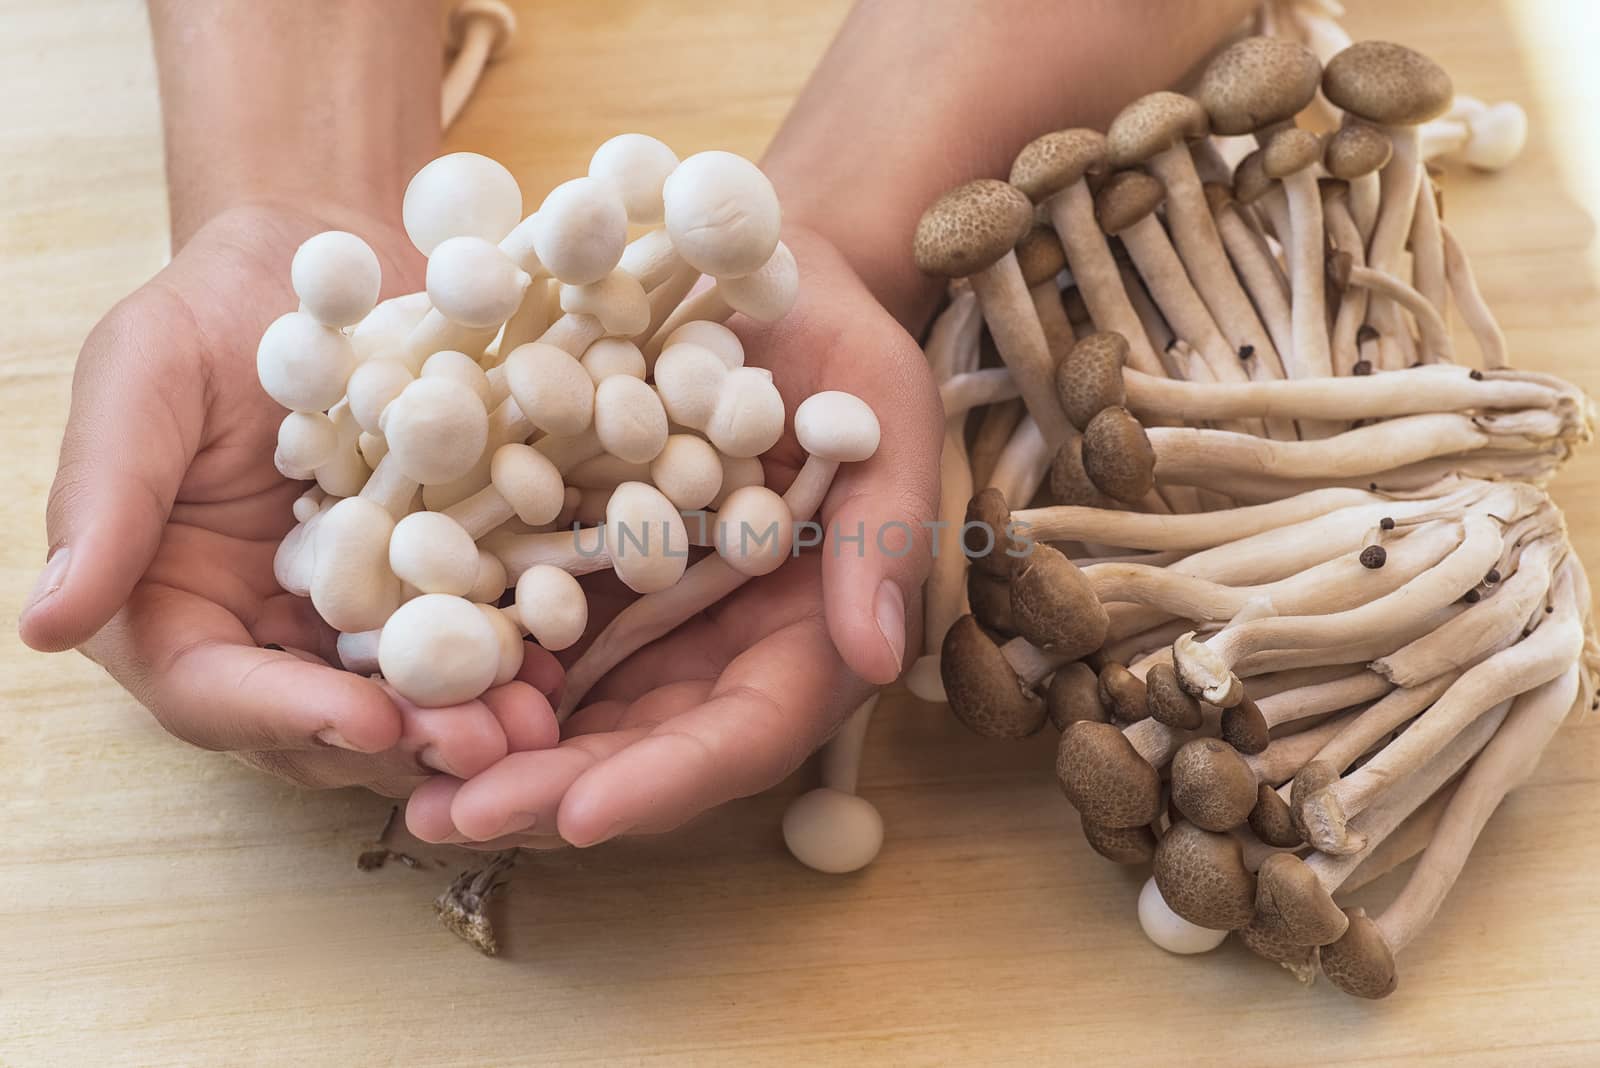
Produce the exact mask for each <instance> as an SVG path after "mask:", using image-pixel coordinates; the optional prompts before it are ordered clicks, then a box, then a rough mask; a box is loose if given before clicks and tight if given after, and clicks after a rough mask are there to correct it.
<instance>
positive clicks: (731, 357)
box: [661, 319, 744, 370]
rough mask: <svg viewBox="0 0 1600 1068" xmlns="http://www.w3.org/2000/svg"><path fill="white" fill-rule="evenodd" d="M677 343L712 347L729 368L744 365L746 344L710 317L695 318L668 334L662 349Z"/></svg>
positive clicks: (664, 349)
mask: <svg viewBox="0 0 1600 1068" xmlns="http://www.w3.org/2000/svg"><path fill="white" fill-rule="evenodd" d="M677 344H688V345H699V346H700V347H701V348H703V349H710V350H711V351H712V352H714V353H716V355H717V358H718V359H720V360H721V361H722V362H723V364H724V365H725V366H726V367H727V368H728V369H729V370H732V369H733V368H735V367H743V366H744V344H743V343H742V342H741V341H740V340H739V335H738V334H735V333H734V332H733V331H732V330H729V329H728V328H727V327H726V326H723V325H722V324H721V323H714V322H712V321H711V320H709V319H693V320H690V321H689V322H687V323H684V324H683V325H682V326H680V327H678V328H677V329H676V330H674V331H673V332H672V333H670V334H668V335H667V340H666V343H665V344H664V345H662V346H661V351H663V352H665V351H666V350H667V349H669V348H671V347H672V346H674V345H677Z"/></svg>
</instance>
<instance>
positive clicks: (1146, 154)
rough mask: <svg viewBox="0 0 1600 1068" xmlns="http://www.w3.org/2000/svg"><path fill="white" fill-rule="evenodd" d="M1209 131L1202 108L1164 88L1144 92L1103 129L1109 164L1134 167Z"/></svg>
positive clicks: (1198, 138) (1204, 110)
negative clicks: (1160, 90)
mask: <svg viewBox="0 0 1600 1068" xmlns="http://www.w3.org/2000/svg"><path fill="white" fill-rule="evenodd" d="M1210 132H1211V122H1210V120H1209V119H1208V118H1207V117H1206V109H1205V108H1203V107H1201V106H1200V105H1199V103H1197V102H1196V101H1194V100H1191V99H1190V98H1189V97H1186V96H1184V95H1183V94H1182V93H1170V92H1166V91H1164V90H1163V91H1162V92H1158V93H1147V94H1146V95H1144V96H1141V97H1140V98H1139V99H1137V100H1135V101H1134V102H1133V103H1131V104H1129V105H1128V106H1127V107H1125V108H1123V109H1122V110H1121V111H1120V112H1118V113H1117V117H1116V118H1114V119H1112V120H1111V126H1110V127H1109V128H1108V129H1107V130H1106V151H1107V157H1108V159H1109V160H1110V163H1111V166H1113V167H1134V166H1137V165H1139V164H1141V163H1143V162H1144V161H1145V160H1147V159H1149V158H1151V157H1152V156H1158V155H1160V154H1161V153H1163V152H1165V151H1166V150H1167V149H1169V148H1177V147H1180V146H1182V145H1185V144H1188V143H1189V142H1190V141H1198V140H1200V139H1201V138H1202V137H1204V136H1205V135H1206V134H1208V133H1210Z"/></svg>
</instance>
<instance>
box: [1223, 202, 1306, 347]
mask: <svg viewBox="0 0 1600 1068" xmlns="http://www.w3.org/2000/svg"><path fill="white" fill-rule="evenodd" d="M1218 188H1219V191H1220V192H1222V193H1223V194H1224V195H1225V194H1226V189H1225V188H1223V187H1218ZM1215 220H1216V227H1217V233H1218V234H1219V235H1220V237H1221V239H1222V243H1223V245H1224V247H1225V248H1226V249H1227V252H1228V258H1229V259H1230V260H1232V261H1233V266H1234V268H1235V269H1236V270H1237V271H1238V273H1239V279H1240V281H1242V282H1243V283H1244V287H1245V290H1246V292H1247V293H1248V294H1249V298H1250V300H1252V301H1253V302H1254V303H1255V306H1256V307H1257V308H1259V309H1260V311H1261V318H1262V320H1263V322H1264V323H1265V325H1266V329H1267V332H1268V333H1269V334H1270V335H1271V336H1272V342H1273V345H1274V347H1275V348H1276V350H1277V352H1278V354H1279V362H1280V365H1281V363H1282V354H1283V353H1285V352H1291V351H1293V350H1292V346H1293V345H1294V330H1293V325H1292V324H1293V313H1292V312H1291V311H1290V307H1289V290H1288V284H1287V282H1286V281H1285V280H1284V277H1283V273H1282V271H1280V270H1279V269H1278V263H1277V261H1276V260H1275V259H1273V258H1272V252H1271V251H1270V250H1269V249H1268V248H1267V246H1266V241H1265V240H1264V239H1263V238H1262V237H1261V235H1260V234H1258V233H1256V232H1255V230H1253V229H1252V228H1251V227H1250V224H1249V223H1247V222H1245V221H1244V219H1243V217H1241V216H1240V214H1239V209H1238V208H1237V206H1235V204H1234V203H1233V201H1232V198H1231V197H1228V198H1226V199H1224V197H1218V198H1217V208H1216V214H1215ZM1277 377H1280V378H1281V377H1283V375H1278V376H1277Z"/></svg>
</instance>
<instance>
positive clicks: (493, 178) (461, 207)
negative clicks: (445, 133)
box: [400, 152, 522, 256]
mask: <svg viewBox="0 0 1600 1068" xmlns="http://www.w3.org/2000/svg"><path fill="white" fill-rule="evenodd" d="M400 214H401V218H402V221H403V222H404V224H405V228H406V234H407V236H409V237H410V238H411V243H412V244H413V245H415V246H416V247H417V251H418V252H421V253H422V254H423V255H424V256H430V255H432V254H433V250H434V248H435V247H437V246H438V245H439V244H440V242H443V241H446V240H448V239H449V238H452V237H460V236H473V237H478V238H481V239H482V240H484V241H499V240H500V239H501V238H503V237H505V236H506V235H507V234H509V233H510V232H511V231H512V230H513V229H514V228H515V227H516V225H517V223H518V222H519V221H521V219H522V190H521V189H519V188H518V187H517V181H516V179H515V178H513V177H512V176H511V172H510V171H508V170H506V169H505V168H504V167H502V166H501V165H500V164H499V163H496V162H495V161H494V160H492V159H490V158H489V157H487V156H481V155H478V154H477V153H475V152H452V153H450V154H449V155H446V156H440V157H439V158H438V159H436V160H433V161H432V162H430V163H428V164H427V165H426V166H424V167H423V168H422V169H421V170H419V171H418V172H417V173H416V174H415V175H413V176H412V178H411V181H410V182H409V183H408V184H407V185H406V192H405V199H404V201H403V202H402V204H401V208H400Z"/></svg>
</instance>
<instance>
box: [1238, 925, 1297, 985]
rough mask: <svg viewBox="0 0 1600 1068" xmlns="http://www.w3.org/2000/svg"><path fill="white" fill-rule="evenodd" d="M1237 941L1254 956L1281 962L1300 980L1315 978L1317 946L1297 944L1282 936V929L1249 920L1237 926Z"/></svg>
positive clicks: (1277, 962)
mask: <svg viewBox="0 0 1600 1068" xmlns="http://www.w3.org/2000/svg"><path fill="white" fill-rule="evenodd" d="M1238 935H1239V941H1241V942H1243V943H1244V947H1245V948H1246V949H1248V950H1249V951H1250V952H1252V953H1254V954H1255V955H1256V956H1258V957H1261V958H1263V959H1265V960H1270V961H1271V962H1272V963H1274V964H1281V965H1283V966H1284V967H1285V968H1288V969H1289V970H1290V971H1291V972H1293V973H1294V975H1295V977H1296V978H1298V979H1299V980H1300V981H1301V982H1305V983H1309V982H1311V981H1312V980H1313V979H1315V978H1316V973H1317V947H1316V946H1297V945H1295V944H1294V943H1293V942H1291V941H1289V940H1288V939H1287V938H1285V937H1284V935H1283V931H1282V930H1280V929H1279V928H1277V927H1271V926H1268V925H1265V924H1262V923H1260V922H1259V921H1257V920H1251V921H1250V922H1249V923H1247V924H1246V925H1245V926H1243V927H1241V928H1239V931H1238Z"/></svg>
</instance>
